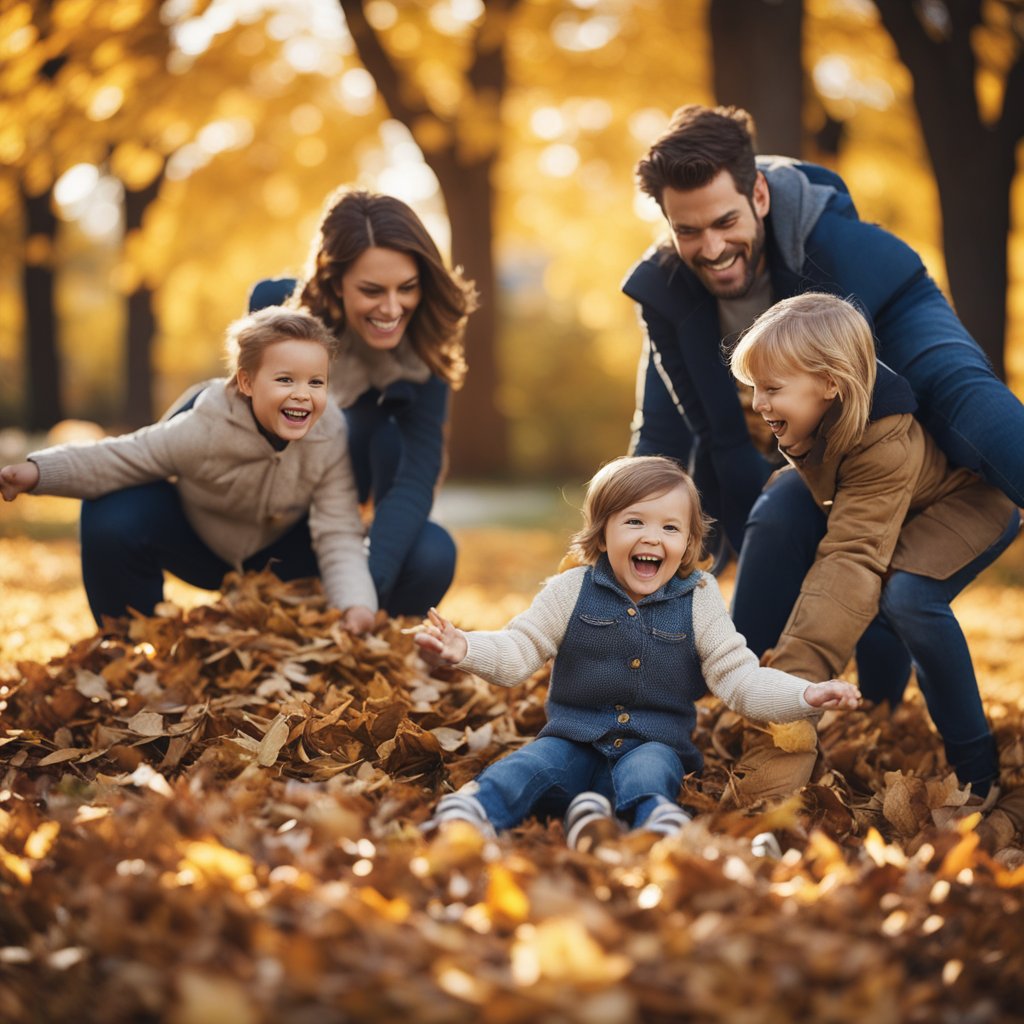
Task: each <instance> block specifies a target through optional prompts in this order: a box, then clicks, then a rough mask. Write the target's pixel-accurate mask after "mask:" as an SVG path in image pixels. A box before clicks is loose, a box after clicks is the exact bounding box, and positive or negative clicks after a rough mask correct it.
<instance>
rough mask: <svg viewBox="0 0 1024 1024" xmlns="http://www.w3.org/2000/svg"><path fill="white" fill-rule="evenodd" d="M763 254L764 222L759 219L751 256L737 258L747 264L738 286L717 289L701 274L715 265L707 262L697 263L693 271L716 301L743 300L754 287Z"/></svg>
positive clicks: (713, 283)
mask: <svg viewBox="0 0 1024 1024" xmlns="http://www.w3.org/2000/svg"><path fill="white" fill-rule="evenodd" d="M763 254H764V221H763V220H761V219H760V218H758V219H757V231H756V232H755V234H754V239H753V241H752V242H751V245H750V253H749V255H748V254H745V253H743V252H741V253H739V254H738V256H737V259H742V260H743V261H744V264H745V273H744V275H743V279H742V280H741V281H740V282H739V283H738V284H734V285H729V286H728V287H716V285H715V282H714V281H713V280H710V281H709V280H708V278H707V276H705V274H704V273H701V271H702V270H703V269H704V268H705V267H707V266H710V265H713V264H709V263H708V262H707V261H705V260H700V261H695V262H694V265H693V267H692V268H691V269H693V270H694V272H695V273H696V274H697V276H698V277H699V278H700V280H701V283H702V284H703V285H704V287H705V288H707V290H708V291H709V292H711V294H712V295H714V297H715V298H716V299H726V300H728V299H742V298H743V297H744V296H745V295H746V294H747V293H748V292H749V291H750V289H751V288H752V287H753V285H754V279H755V278H756V277H757V268H758V267H759V266H760V263H761V256H762V255H763Z"/></svg>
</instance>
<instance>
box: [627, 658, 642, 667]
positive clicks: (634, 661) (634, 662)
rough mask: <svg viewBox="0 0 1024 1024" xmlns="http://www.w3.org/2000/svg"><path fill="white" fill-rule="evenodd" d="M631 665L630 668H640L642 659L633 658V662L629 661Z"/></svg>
mask: <svg viewBox="0 0 1024 1024" xmlns="http://www.w3.org/2000/svg"><path fill="white" fill-rule="evenodd" d="M629 667H630V668H639V667H640V659H639V658H634V659H633V660H632V661H631V662H630V663H629Z"/></svg>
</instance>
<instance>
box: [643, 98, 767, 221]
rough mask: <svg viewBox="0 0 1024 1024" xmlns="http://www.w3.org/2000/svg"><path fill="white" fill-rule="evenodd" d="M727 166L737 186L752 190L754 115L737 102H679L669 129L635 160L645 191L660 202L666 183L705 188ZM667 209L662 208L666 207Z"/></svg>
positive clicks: (746, 192)
mask: <svg viewBox="0 0 1024 1024" xmlns="http://www.w3.org/2000/svg"><path fill="white" fill-rule="evenodd" d="M723 170H725V171H728V172H729V174H730V175H731V176H732V180H733V182H734V184H735V185H736V191H737V192H739V193H740V194H741V195H744V196H746V197H747V198H748V199H750V198H751V196H752V195H753V194H754V182H755V181H756V180H757V165H756V164H755V162H754V119H753V118H752V117H751V116H750V114H748V113H747V112H746V111H745V110H741V109H740V108H739V107H705V106H701V105H700V104H697V103H692V104H689V105H688V106H685V107H680V108H679V109H678V110H677V111H676V112H675V113H674V114H673V115H672V120H671V122H670V123H669V126H668V128H667V130H666V131H665V132H664V133H663V134H662V135H661V136H660V137H659V138H658V139H657V140H656V141H655V142H654V144H653V145H652V146H651V148H650V149H649V150H648V151H647V155H646V156H645V157H644V158H643V159H642V160H641V161H640V162H639V163H638V164H637V166H636V176H637V180H638V182H639V184H640V188H641V190H642V191H643V192H646V193H647V195H649V196H650V197H651V198H652V199H654V201H655V202H656V203H657V204H658V205H659V206H662V201H661V200H662V193H663V192H664V191H665V189H666V188H674V189H679V190H680V191H684V192H685V191H689V190H690V189H695V188H703V186H705V185H707V184H709V183H710V182H711V181H712V180H713V179H714V178H716V177H718V174H719V173H720V172H721V171H723ZM662 208H663V209H664V207H663V206H662Z"/></svg>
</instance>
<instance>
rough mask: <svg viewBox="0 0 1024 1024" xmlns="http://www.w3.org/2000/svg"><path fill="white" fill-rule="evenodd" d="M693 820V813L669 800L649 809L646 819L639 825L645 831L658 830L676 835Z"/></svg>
mask: <svg viewBox="0 0 1024 1024" xmlns="http://www.w3.org/2000/svg"><path fill="white" fill-rule="evenodd" d="M691 821H693V815H691V814H688V813H687V812H686V811H684V810H683V809H682V807H680V806H679V804H674V803H672V802H671V801H669V800H666V801H665V802H664V803H662V804H658V806H657V807H655V808H654V810H653V811H651V813H650V815H649V816H648V818H647V820H646V821H645V822H644V823H643V824H642V825H640V826H639V827H640V828H642V829H644V830H645V831H647V832H658V833H660V834H661V835H663V836H677V835H679V833H680V832H682V831H683V829H684V828H686V826H687V825H689V824H690V822H691Z"/></svg>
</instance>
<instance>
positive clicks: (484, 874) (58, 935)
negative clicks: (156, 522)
mask: <svg viewBox="0 0 1024 1024" xmlns="http://www.w3.org/2000/svg"><path fill="white" fill-rule="evenodd" d="M125 625H126V626H127V631H128V636H127V639H123V640H115V639H106V640H105V639H103V638H102V637H101V636H99V635H96V636H92V637H89V638H87V639H84V640H81V641H80V642H78V643H76V644H74V645H73V646H71V648H70V649H69V650H68V651H67V652H66V654H64V655H63V656H61V657H58V658H55V659H54V660H53V661H51V662H50V663H49V664H48V665H44V664H40V663H35V662H27V661H22V662H19V663H18V664H17V666H16V669H15V670H14V671H13V674H8V677H7V678H5V679H2V680H0V684H2V689H0V694H2V700H3V701H4V707H3V718H2V729H0V772H2V776H0V897H2V899H0V1019H2V1020H4V1021H12V1022H20V1021H38V1020H89V1021H104V1022H118V1021H146V1020H154V1021H155V1020H169V1021H174V1022H178V1024H184V1022H188V1024H199V1022H205V1021H213V1020H218V1021H232V1022H242V1024H246V1022H253V1024H255V1022H263V1021H275V1022H278V1021H279V1022H297V1024H298V1022H306V1021H314V1020H316V1021H371V1020H372V1021H388V1020H416V1021H467V1022H468V1021H493V1022H502V1024H506V1022H515V1021H533V1020H544V1021H579V1022H585V1024H605V1022H628V1021H638V1022H639V1021H674V1020H692V1021H750V1022H762V1021H763V1022H774V1021H791V1020H814V1021H835V1022H845V1021H864V1020H870V1021H877V1022H893V1024H895V1022H897V1021H921V1022H933V1021H947V1020H948V1021H966V1020H971V1021H993V1022H994V1021H1007V1020H1012V1019H1019V1014H1020V995H1021V987H1020V986H1021V983H1020V978H1021V977H1022V976H1024V944H1022V941H1021V936H1020V927H1019V924H1020V920H1021V911H1022V906H1021V904H1022V894H1024V855H1022V853H1021V851H1020V850H1019V849H1018V848H1017V847H1016V846H1014V845H1013V842H1012V841H1013V839H1014V833H1015V831H1016V829H1017V827H1018V826H1019V824H1020V816H1018V817H1016V818H1015V817H1014V813H1015V812H1014V810H1013V802H1012V801H1010V804H1009V813H1007V812H1006V811H999V812H996V814H994V815H991V816H990V817H989V818H988V819H986V820H985V822H983V823H982V824H980V825H979V824H978V820H977V816H973V817H962V814H963V810H962V807H961V805H962V804H963V801H964V799H965V797H966V794H965V793H964V792H962V791H960V790H958V789H957V787H956V786H955V784H954V782H953V779H952V777H951V776H950V774H949V770H948V767H947V766H946V765H945V763H944V760H943V757H942V753H941V744H940V743H939V741H938V739H937V737H936V735H935V733H934V732H933V731H932V729H931V727H930V725H929V724H928V723H927V720H926V717H925V714H924V711H923V706H922V704H921V702H920V701H919V700H912V701H910V702H909V703H908V704H907V705H906V706H905V707H903V708H902V709H900V710H899V711H898V712H897V713H896V714H895V715H890V714H889V713H888V710H887V709H885V708H874V709H871V708H868V709H865V710H863V711H858V712H854V713H850V714H847V715H845V716H840V715H837V714H836V713H831V714H830V715H829V716H827V717H826V719H825V721H824V723H823V728H822V737H823V745H824V748H825V750H826V753H827V756H828V766H827V768H826V770H825V771H824V773H823V774H822V775H821V777H820V778H818V779H817V780H816V782H815V783H814V784H813V785H811V786H809V787H808V788H807V789H806V790H805V791H804V792H803V793H801V794H800V795H799V796H798V797H796V798H794V799H792V800H791V801H789V802H787V803H784V804H782V805H781V806H776V807H773V808H757V809H754V810H752V811H749V812H732V813H727V812H724V811H720V810H719V809H718V808H717V806H716V801H717V797H718V796H719V795H720V794H721V792H722V790H723V788H724V786H725V784H726V781H727V779H728V771H729V764H730V761H731V760H732V758H733V756H734V755H735V753H736V751H737V750H738V747H739V743H740V741H741V738H742V729H743V724H742V723H741V722H740V721H739V720H738V719H737V718H736V717H735V716H734V715H733V714H732V713H730V712H728V711H725V710H724V709H723V708H722V706H721V705H720V704H718V703H717V702H714V701H710V700H709V701H707V702H705V703H703V705H702V706H701V708H700V716H699V724H698V735H697V739H698V742H699V744H700V746H701V747H702V748H703V749H704V750H705V751H706V752H707V760H708V766H707V769H706V771H705V775H704V777H703V779H702V780H700V781H699V782H698V781H696V780H690V781H688V782H687V785H686V794H685V798H686V800H687V802H689V803H691V804H693V805H694V806H696V807H697V808H698V809H699V810H700V811H701V815H700V816H699V818H698V819H697V822H696V823H695V824H694V825H693V826H691V827H690V828H689V829H688V830H687V831H686V832H685V833H684V834H683V835H682V836H681V837H679V838H675V839H665V840H662V841H660V842H658V843H656V844H653V845H652V841H651V840H650V839H643V838H641V837H639V836H625V837H623V838H622V839H620V840H616V841H612V842H609V843H606V844H604V845H602V846H599V847H598V848H596V849H595V850H592V851H590V852H576V851H571V850H569V849H567V848H566V846H565V844H564V840H563V835H562V829H561V824H560V823H558V822H548V823H543V822H535V821H531V822H528V823H527V824H526V825H524V826H523V827H522V828H520V829H517V830H514V831H512V832H511V833H508V834H506V835H503V836H502V837H500V838H499V840H498V841H497V842H489V841H484V840H483V839H481V838H480V836H478V835H477V833H476V832H474V831H473V830H472V829H471V828H469V827H468V826H466V827H463V826H461V825H460V824H455V825H452V826H449V827H447V828H446V830H445V831H444V832H443V833H442V834H440V835H434V836H424V835H423V834H422V832H421V831H420V829H419V828H418V826H419V825H420V824H421V823H422V822H423V821H424V820H425V818H426V817H427V816H428V814H429V811H430V808H431V806H432V804H433V802H434V801H435V799H436V798H437V796H438V794H440V793H441V792H443V791H445V790H447V789H449V788H451V787H453V786H458V785H460V784H461V783H463V782H464V781H466V780H467V779H469V778H470V777H472V776H473V775H474V774H475V773H476V772H477V771H479V769H480V768H481V767H482V766H483V765H485V764H486V763H488V762H489V761H491V760H492V759H494V758H495V757H498V756H500V755H501V754H502V753H503V752H505V751H507V750H509V749H511V748H513V747H515V746H516V745H517V744H520V743H522V742H523V741H524V740H525V739H526V738H528V737H529V736H531V735H532V734H533V733H535V731H536V730H537V728H538V727H539V725H540V723H541V722H542V720H543V699H544V692H545V683H546V676H545V674H544V673H543V672H542V673H539V674H538V675H537V676H536V677H534V678H533V679H531V680H529V681H528V682H526V683H524V684H523V685H521V686H519V687H517V688H515V689H513V690H510V691H506V690H501V689H499V688H497V687H491V686H489V685H487V684H486V683H484V682H482V681H481V680H478V679H476V678H474V677H470V676H466V675H464V674H462V673H458V672H451V671H441V670H436V671H435V673H434V674H430V672H429V670H428V669H427V667H426V666H425V665H424V664H423V662H422V661H421V660H420V659H419V658H418V656H417V655H416V653H415V651H414V647H413V644H412V640H411V637H410V636H409V635H408V634H406V633H403V632H402V629H401V627H402V626H403V625H408V623H403V622H401V621H384V620H383V619H382V620H381V622H380V623H379V626H378V628H377V630H376V631H375V633H374V634H373V635H371V636H368V637H365V638H361V639H353V638H352V637H350V636H349V635H347V634H345V633H343V632H342V631H341V630H340V629H339V627H338V615H337V613H336V612H333V611H329V610H327V609H326V608H325V606H324V604H323V599H322V597H321V596H320V594H319V593H318V592H317V591H316V590H313V589H309V588H304V586H303V585H294V584H291V585H284V584H281V583H280V582H278V581H276V580H275V579H274V578H273V577H271V576H268V575H263V576H251V575H250V576H244V577H232V578H229V580H228V585H227V588H226V590H225V592H224V594H223V597H222V599H221V600H219V601H218V602H216V603H214V604H212V605H209V606H199V607H196V608H194V609H191V610H189V611H184V612H183V611H182V610H181V609H180V608H178V607H176V606H174V605H169V604H168V605H165V606H162V607H161V608H160V609H159V614H158V615H157V616H155V617H153V618H134V619H132V620H131V621H130V623H126V624H125ZM1000 708H1001V710H1000V713H999V715H998V716H994V718H995V722H994V724H995V727H996V730H997V736H998V739H999V744H1000V749H1001V754H1002V761H1003V773H1004V781H1005V783H1006V784H1007V786H1008V788H1010V789H1013V787H1015V786H1020V785H1022V784H1024V744H1022V741H1021V738H1020V737H1021V718H1022V715H1021V708H1020V706H1019V703H1018V704H1017V705H1016V706H1014V705H1012V704H1010V703H1007V704H1005V705H1000ZM765 829H771V830H773V831H775V833H776V835H778V836H779V837H780V838H781V840H782V846H783V848H784V849H785V850H786V852H785V854H784V855H783V857H782V859H781V860H778V861H775V860H770V859H760V858H757V857H755V856H753V854H752V853H751V849H750V837H751V836H752V835H754V834H755V833H757V832H760V831H764V830H765Z"/></svg>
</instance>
